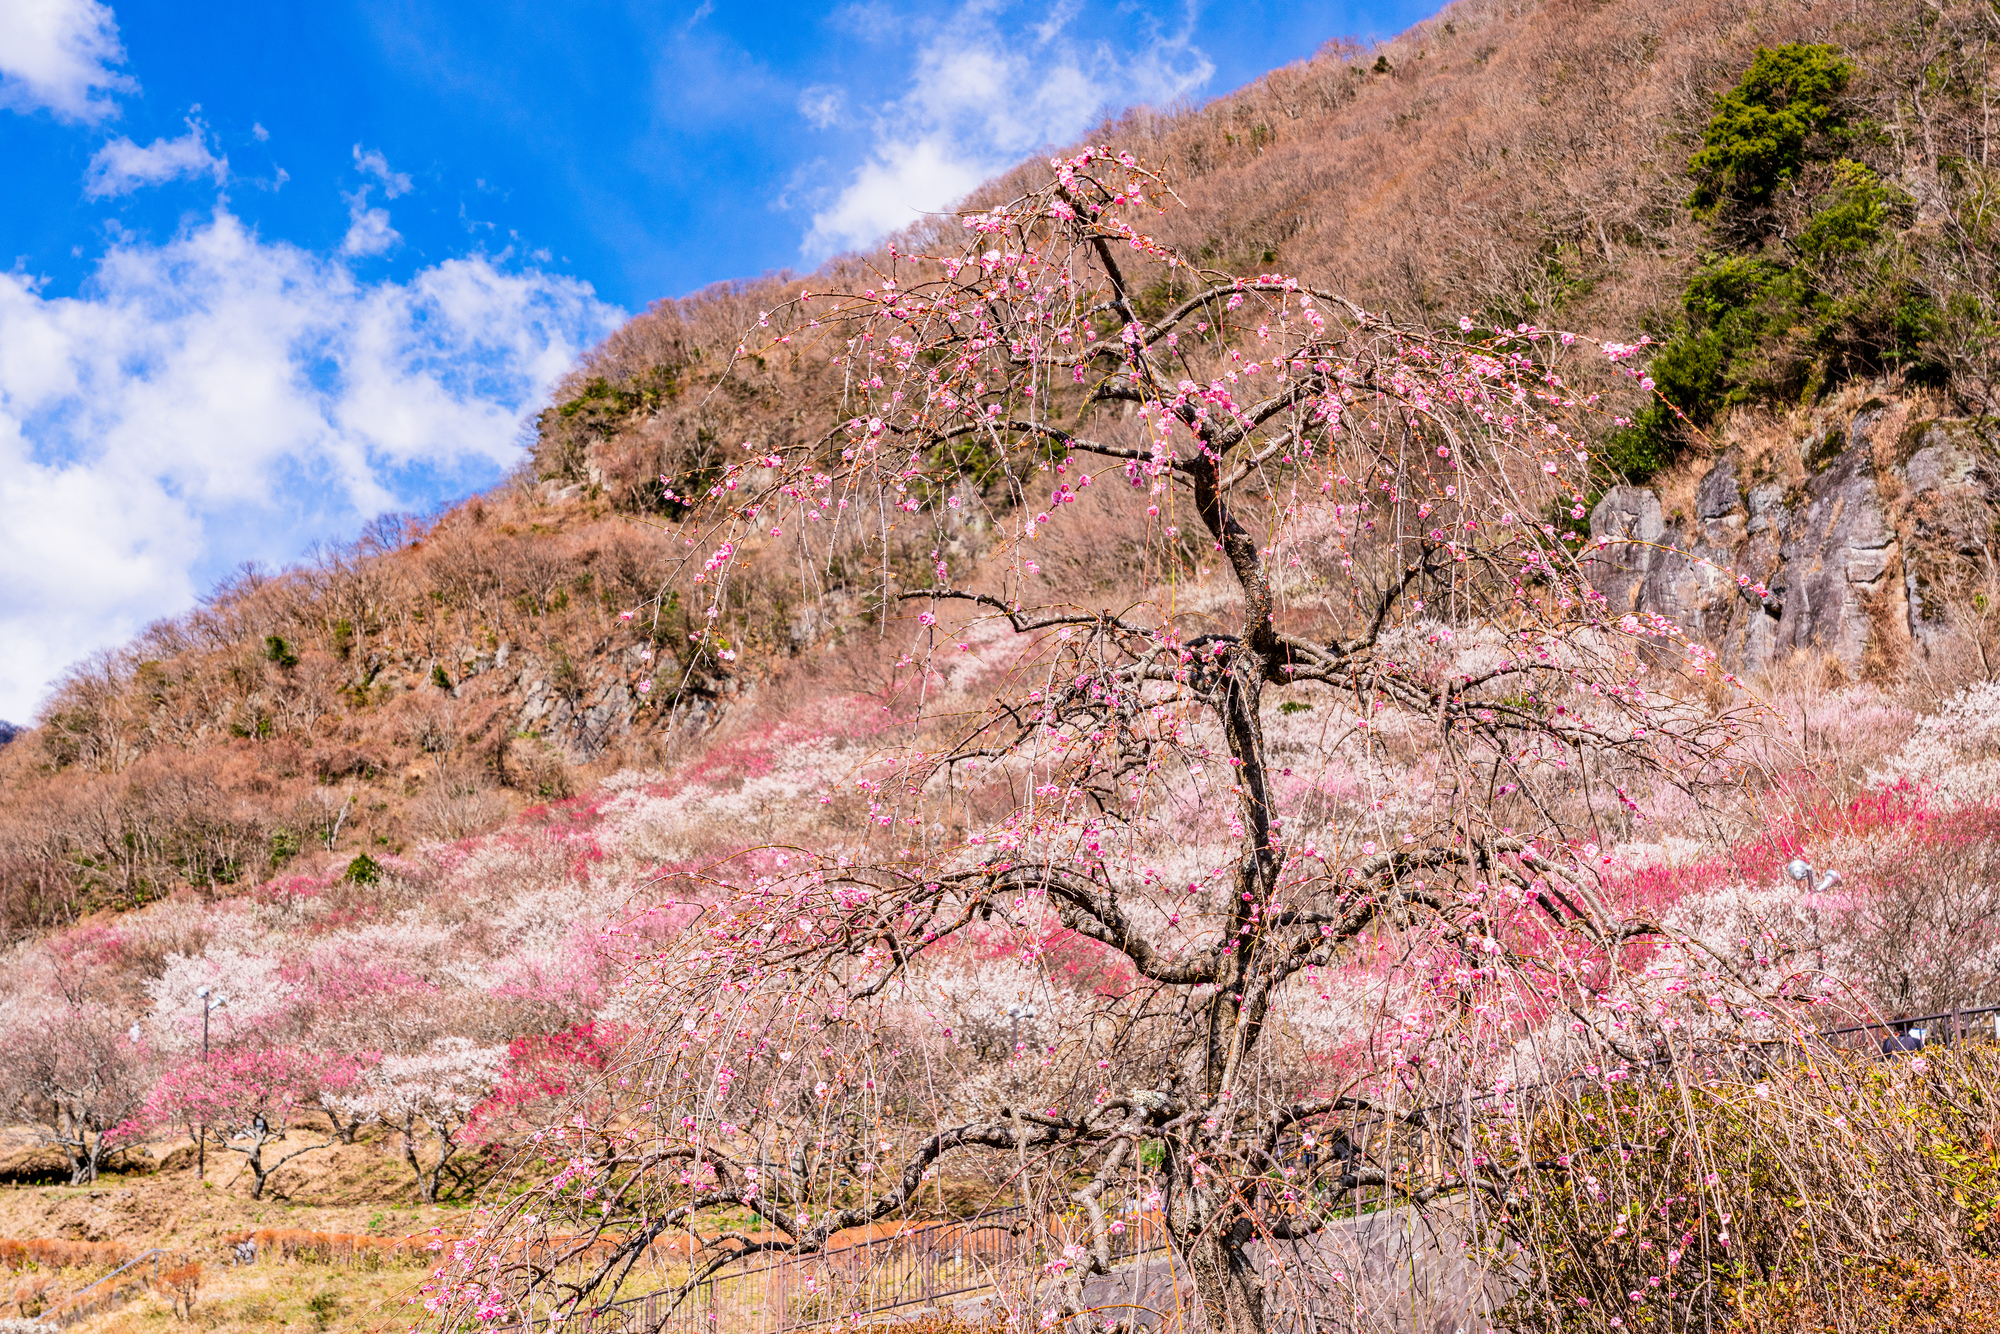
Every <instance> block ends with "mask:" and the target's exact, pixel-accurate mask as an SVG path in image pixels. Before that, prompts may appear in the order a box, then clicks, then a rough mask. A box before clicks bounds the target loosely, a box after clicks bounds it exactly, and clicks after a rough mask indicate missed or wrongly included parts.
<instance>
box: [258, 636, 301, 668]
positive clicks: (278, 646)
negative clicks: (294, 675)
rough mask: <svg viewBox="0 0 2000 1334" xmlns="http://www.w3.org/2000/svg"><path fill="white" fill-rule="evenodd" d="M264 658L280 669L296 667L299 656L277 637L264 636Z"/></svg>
mask: <svg viewBox="0 0 2000 1334" xmlns="http://www.w3.org/2000/svg"><path fill="white" fill-rule="evenodd" d="M264 657H265V658H266V659H267V660H269V661H271V662H275V663H277V664H278V666H280V667H296V666H298V665H299V655H298V654H297V653H295V652H293V651H292V646H291V645H290V644H287V643H286V642H285V641H284V639H283V638H282V637H281V636H278V635H265V636H264Z"/></svg>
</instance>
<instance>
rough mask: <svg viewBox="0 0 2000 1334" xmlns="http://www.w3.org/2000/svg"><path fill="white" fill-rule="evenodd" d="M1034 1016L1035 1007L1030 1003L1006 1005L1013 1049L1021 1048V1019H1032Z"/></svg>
mask: <svg viewBox="0 0 2000 1334" xmlns="http://www.w3.org/2000/svg"><path fill="white" fill-rule="evenodd" d="M1034 1017H1035V1007H1034V1006H1032V1005H1019V1004H1016V1005H1009V1006H1008V1007H1007V1018H1008V1020H1009V1021H1010V1022H1011V1030H1012V1034H1013V1042H1014V1050H1015V1051H1019V1050H1020V1049H1021V1021H1022V1020H1023V1019H1033V1018H1034Z"/></svg>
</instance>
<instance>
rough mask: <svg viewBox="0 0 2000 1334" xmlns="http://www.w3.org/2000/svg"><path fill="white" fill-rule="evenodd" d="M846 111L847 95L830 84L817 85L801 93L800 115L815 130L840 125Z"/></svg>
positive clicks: (802, 90)
mask: <svg viewBox="0 0 2000 1334" xmlns="http://www.w3.org/2000/svg"><path fill="white" fill-rule="evenodd" d="M846 110H847V93H846V92H845V90H843V89H840V88H835V87H833V86H832V85H830V84H824V83H816V84H814V85H813V86H812V87H810V88H805V89H801V90H800V92H799V114H800V115H801V116H804V117H805V118H806V120H807V122H808V123H810V124H811V125H812V126H813V127H814V128H815V129H820V130H824V129H826V128H828V127H829V126H832V125H837V124H839V123H840V118H841V115H842V114H843V113H844V112H845V111H846Z"/></svg>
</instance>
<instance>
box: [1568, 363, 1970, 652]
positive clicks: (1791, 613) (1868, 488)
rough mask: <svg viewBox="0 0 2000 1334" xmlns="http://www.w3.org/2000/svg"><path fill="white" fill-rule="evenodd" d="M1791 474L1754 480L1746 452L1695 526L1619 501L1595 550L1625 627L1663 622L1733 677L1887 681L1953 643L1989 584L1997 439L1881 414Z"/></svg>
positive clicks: (1836, 433)
mask: <svg viewBox="0 0 2000 1334" xmlns="http://www.w3.org/2000/svg"><path fill="white" fill-rule="evenodd" d="M1781 462H1784V463H1787V464H1791V463H1793V462H1796V465H1797V466H1796V467H1787V468H1785V469H1784V470H1783V471H1782V472H1781V471H1780V470H1779V469H1778V468H1777V467H1775V466H1773V461H1772V460H1770V459H1764V460H1762V461H1761V462H1760V463H1759V464H1758V465H1757V467H1756V468H1755V470H1754V471H1752V473H1751V475H1749V476H1744V475H1742V473H1743V471H1744V469H1745V464H1744V460H1743V459H1742V457H1741V455H1740V454H1739V452H1738V451H1736V450H1730V451H1729V452H1726V453H1724V454H1723V455H1722V457H1721V458H1719V459H1717V460H1716V462H1715V465H1714V466H1713V467H1712V468H1710V469H1709V471H1708V472H1707V474H1706V475H1704V476H1703V477H1702V479H1701V482H1700V485H1699V486H1698V487H1697V488H1696V490H1695V495H1694V502H1693V505H1692V507H1691V508H1692V512H1691V513H1686V512H1684V513H1676V514H1673V515H1668V514H1665V513H1663V511H1662V506H1661V501H1660V497H1659V495H1658V494H1657V493H1656V492H1654V491H1652V490H1649V489H1647V488H1644V487H1637V486H1616V487H1613V488H1611V490H1610V491H1608V492H1607V493H1606V494H1605V496H1604V498H1603V500H1601V501H1600V502H1599V503H1598V505H1597V508H1596V509H1595V510H1593V511H1592V512H1591V516H1590V531H1591V536H1592V537H1593V538H1606V539H1609V541H1608V543H1606V544H1604V545H1602V546H1599V547H1597V548H1596V549H1595V551H1594V553H1593V556H1592V562H1593V567H1594V568H1593V574H1592V579H1593V581H1594V582H1595V584H1596V585H1597V588H1598V590H1599V591H1600V592H1602V593H1603V594H1604V595H1605V597H1606V599H1607V600H1608V602H1609V603H1610V606H1611V608H1612V611H1613V614H1614V615H1622V614H1624V613H1626V612H1633V611H1648V612H1657V613H1659V614H1660V615H1663V616H1666V617H1667V618H1669V619H1670V620H1673V621H1674V622H1676V623H1677V624H1679V625H1680V626H1681V627H1682V628H1683V629H1684V630H1686V631H1687V632H1688V633H1689V634H1690V635H1692V636H1694V637H1695V638H1698V639H1701V640H1703V641H1704V642H1706V643H1708V644H1709V645H1710V646H1711V647H1713V648H1715V649H1716V650H1717V651H1718V652H1719V653H1720V655H1721V658H1722V661H1723V663H1724V665H1725V666H1727V667H1729V668H1730V669H1732V670H1735V671H1741V672H1755V671H1757V670H1759V669H1761V668H1763V667H1765V666H1767V665H1769V664H1770V663H1772V662H1774V661H1777V660H1780V659H1783V658H1785V657H1787V656H1789V655H1790V654H1791V653H1793V652H1794V651H1797V650H1810V651H1815V652H1823V653H1827V654H1830V655H1832V656H1833V657H1834V658H1836V659H1838V660H1839V662H1840V663H1841V664H1842V666H1843V667H1845V668H1846V669H1847V670H1848V671H1849V672H1850V673H1854V674H1857V675H1866V676H1875V677H1883V676H1888V675H1892V674H1893V673H1894V672H1895V671H1896V670H1897V669H1898V668H1899V667H1901V666H1902V665H1903V664H1905V663H1906V662H1908V661H1909V657H1910V654H1911V653H1912V652H1913V651H1915V652H1921V651H1923V649H1924V647H1925V646H1926V645H1927V644H1928V643H1929V642H1931V641H1932V640H1934V639H1935V638H1936V637H1937V636H1938V635H1939V634H1941V633H1943V632H1944V631H1945V630H1946V629H1947V628H1948V626H1947V623H1946V620H1945V614H1944V605H1945V603H1946V602H1947V601H1948V600H1949V599H1951V598H1952V597H1955V596H1959V595H1965V594H1969V593H1970V592H1971V591H1972V590H1971V588H1970V587H1969V585H1971V584H1973V583H1976V582H1983V581H1985V580H1986V579H1987V578H1989V577H1991V574H1992V560H1993V555H1994V551H1993V530H1994V524H1995V517H1996V509H1995V502H1996V501H2000V467H1996V462H2000V423H1995V422H1992V421H1967V420H1960V419H1946V420H1932V419H1913V417H1912V415H1911V412H1910V409H1909V406H1908V405H1907V404H1903V403H1890V402H1884V401H1882V400H1871V401H1870V402H1868V403H1867V404H1865V405H1864V406H1863V407H1862V408H1861V409H1860V410H1859V411H1857V412H1855V413H1853V414H1852V415H1851V416H1850V417H1847V418H1846V419H1845V420H1844V421H1837V422H1833V423H1829V424H1826V425H1823V426H1822V427H1821V428H1820V429H1818V430H1816V431H1814V432H1813V433H1811V434H1809V435H1808V436H1807V437H1806V438H1805V439H1804V441H1803V442H1802V443H1801V444H1800V446H1799V455H1798V458H1797V460H1795V461H1793V460H1782V461H1781ZM1786 474H1790V476H1789V478H1787V476H1786ZM1759 585H1762V586H1763V587H1764V588H1765V589H1767V590H1768V591H1767V592H1766V593H1765V595H1763V596H1761V597H1760V596H1759V595H1758V593H1757V588H1758V586H1759Z"/></svg>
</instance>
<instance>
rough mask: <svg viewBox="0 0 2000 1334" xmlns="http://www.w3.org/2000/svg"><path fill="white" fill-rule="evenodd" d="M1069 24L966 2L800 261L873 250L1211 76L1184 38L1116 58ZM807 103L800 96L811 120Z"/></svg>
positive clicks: (886, 115)
mask: <svg viewBox="0 0 2000 1334" xmlns="http://www.w3.org/2000/svg"><path fill="white" fill-rule="evenodd" d="M1072 17H1074V10H1073V9H1068V8H1062V7H1058V8H1055V9H1052V10H1045V11H1042V13H1041V14H1040V15H1039V16H1038V19H1039V21H1037V22H1033V23H1028V24H1025V25H1021V26H1020V27H1019V28H1018V30H1013V31H1010V30H1008V28H1007V26H1006V25H1005V22H1004V20H1005V18H1006V15H1005V14H1004V12H1003V11H1002V9H1001V8H1000V7H999V6H997V5H992V4H988V5H972V6H968V7H967V8H966V9H965V10H963V11H961V12H960V14H959V16H958V17H957V18H956V19H955V20H954V21H953V22H952V24H951V25H950V26H948V27H945V28H943V29H941V30H939V31H938V32H937V33H935V34H934V35H933V36H932V37H931V38H930V39H929V40H928V41H927V42H925V44H924V46H923V48H922V50H921V52H920V54H919V55H918V58H917V68H916V72H915V74H914V75H913V77H912V79H911V84H910V88H909V91H908V92H906V93H905V94H904V95H903V96H902V97H901V98H899V99H897V100H896V101H895V102H893V103H891V104H890V105H889V106H887V107H885V108H883V109H882V110H881V112H880V114H879V117H878V120H877V129H876V134H875V144H874V147H873V149H872V150H871V152H870V154H869V158H868V160H867V161H866V162H865V163H863V164H862V165H861V166H860V167H859V168H858V169H856V171H855V173H854V176H853V178H852V179H851V180H850V181H849V182H848V184H847V185H846V187H845V188H843V189H842V190H841V191H840V192H839V194H838V195H837V196H836V197H835V198H834V199H833V200H832V202H830V203H828V204H827V205H826V206H825V207H824V208H822V209H820V210H819V211H818V212H817V213H815V214H814V216H813V221H812V228H811V230H810V232H809V233H808V234H807V237H806V241H805V246H804V251H805V253H806V255H807V256H808V257H810V258H822V257H824V256H826V255H829V254H832V253H834V252H835V251H839V250H847V249H858V248H860V247H863V246H867V245H870V244H873V243H874V242H875V241H878V240H880V239H881V238H882V237H883V236H884V235H886V234H887V233H889V232H891V231H894V230H895V229H896V228H898V227H902V226H906V225H907V224H909V223H911V222H914V221H915V220H916V219H917V218H918V217H919V216H921V215H922V214H924V213H926V212H931V211H935V210H938V209H942V208H945V207H948V206H949V205H951V204H953V203H955V202H956V201H958V200H959V199H962V198H963V197H964V196H965V195H966V193H967V192H968V191H969V190H971V188H972V187H973V186H975V185H977V184H978V183H979V182H980V181H983V180H985V179H987V178H988V177H990V176H993V175H995V174H996V173H998V172H1000V171H1003V170H1005V169H1006V168H1008V167H1010V166H1012V165H1013V164H1014V163H1016V162H1018V161H1020V160H1021V158H1023V157H1024V156H1026V155H1027V154H1029V153H1032V152H1034V151H1036V150H1038V149H1041V148H1044V147H1046V146H1049V145H1053V144H1061V143H1065V142H1068V141H1070V140H1072V139H1074V138H1075V137H1076V136H1078V135H1080V134H1082V133H1083V132H1084V131H1085V130H1087V129H1089V128H1090V126H1091V124H1092V123H1093V122H1094V121H1095V120H1096V119H1097V118H1098V117H1100V116H1102V115H1104V114H1105V112H1107V111H1109V110H1115V109H1119V108H1122V107H1125V106H1130V105H1132V104H1134V103H1141V102H1149V103H1155V104H1159V103H1165V102H1171V101H1173V100H1175V99H1176V98H1180V97H1183V96H1185V95H1186V94H1187V93H1189V92H1191V91H1192V90H1194V89H1195V88H1198V87H1200V86H1201V85H1202V84H1203V83H1206V82H1207V81H1208V78H1209V76H1210V75H1211V74H1212V73H1213V72H1214V66H1213V65H1212V64H1211V63H1210V61H1209V60H1208V58H1207V57H1206V56H1205V55H1203V54H1202V53H1201V51H1200V50H1199V49H1197V48H1196V47H1194V46H1193V45H1192V44H1191V43H1190V42H1189V41H1188V39H1187V37H1186V36H1185V35H1178V36H1175V35H1167V36H1158V37H1155V38H1154V39H1153V40H1152V41H1151V42H1149V43H1147V44H1146V45H1144V46H1143V47H1141V48H1140V49H1138V50H1137V51H1136V52H1135V53H1134V54H1132V55H1131V56H1130V57H1127V58H1121V57H1120V56H1118V55H1117V54H1115V53H1114V52H1113V51H1112V50H1111V49H1110V48H1109V47H1108V46H1106V45H1104V44H1102V43H1090V42H1084V41H1079V40H1073V39H1072V38H1071V37H1070V35H1069V32H1068V24H1069V22H1070V20H1071V18H1072ZM811 91H813V90H810V89H809V90H808V92H811ZM809 105H810V104H809V103H808V101H807V98H806V97H805V96H803V95H802V96H801V98H800V102H799V106H800V111H801V113H802V114H805V115H807V117H808V118H809V119H810V118H811V115H812V113H811V111H810V110H808V107H809Z"/></svg>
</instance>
